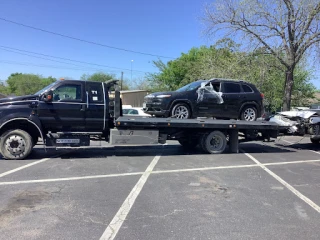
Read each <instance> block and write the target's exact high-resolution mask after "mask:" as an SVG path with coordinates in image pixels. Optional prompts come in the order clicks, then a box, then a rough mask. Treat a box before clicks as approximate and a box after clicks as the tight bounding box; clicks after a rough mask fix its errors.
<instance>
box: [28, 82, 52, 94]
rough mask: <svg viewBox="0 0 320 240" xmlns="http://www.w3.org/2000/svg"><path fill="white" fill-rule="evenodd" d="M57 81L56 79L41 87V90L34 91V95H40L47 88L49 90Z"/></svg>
mask: <svg viewBox="0 0 320 240" xmlns="http://www.w3.org/2000/svg"><path fill="white" fill-rule="evenodd" d="M57 83H58V81H56V82H53V83H51V84H50V85H48V86H46V87H44V88H42V89H41V90H39V91H38V92H36V93H35V94H34V95H41V94H42V93H44V92H46V91H47V90H49V89H50V88H52V87H53V86H54V85H56V84H57Z"/></svg>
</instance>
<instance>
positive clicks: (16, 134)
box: [0, 129, 33, 160]
mask: <svg viewBox="0 0 320 240" xmlns="http://www.w3.org/2000/svg"><path fill="white" fill-rule="evenodd" d="M32 147H33V141H32V137H31V136H30V134H29V133H27V132H26V131H24V130H21V129H15V130H9V131H6V132H5V133H4V134H2V136H1V140H0V150H1V153H2V155H3V157H4V158H5V159H8V160H20V159H25V158H26V157H27V156H28V155H29V154H30V153H31V150H32Z"/></svg>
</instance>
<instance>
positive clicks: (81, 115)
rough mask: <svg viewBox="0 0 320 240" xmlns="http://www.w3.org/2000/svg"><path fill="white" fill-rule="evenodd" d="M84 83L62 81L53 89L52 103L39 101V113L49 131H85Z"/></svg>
mask: <svg viewBox="0 0 320 240" xmlns="http://www.w3.org/2000/svg"><path fill="white" fill-rule="evenodd" d="M84 87H85V86H84V83H83V82H80V81H79V82H75V81H72V82H71V81H70V82H68V81H66V82H64V81H61V83H60V84H57V85H56V86H55V87H54V89H52V92H53V96H52V101H51V102H44V101H41V98H40V101H39V105H38V107H37V113H38V116H39V119H40V121H41V123H42V125H43V126H44V128H45V129H46V130H48V131H70V132H77V131H84V130H85V108H86V102H85V94H84Z"/></svg>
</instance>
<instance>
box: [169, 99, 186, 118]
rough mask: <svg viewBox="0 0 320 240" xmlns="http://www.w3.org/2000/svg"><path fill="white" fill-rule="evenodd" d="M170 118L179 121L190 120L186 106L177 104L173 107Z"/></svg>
mask: <svg viewBox="0 0 320 240" xmlns="http://www.w3.org/2000/svg"><path fill="white" fill-rule="evenodd" d="M170 116H171V117H173V118H180V119H186V118H191V111H190V108H189V106H188V105H187V104H185V103H177V104H175V105H174V106H173V108H172V111H171V115H170Z"/></svg>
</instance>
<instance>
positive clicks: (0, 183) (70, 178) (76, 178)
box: [0, 172, 143, 186]
mask: <svg viewBox="0 0 320 240" xmlns="http://www.w3.org/2000/svg"><path fill="white" fill-rule="evenodd" d="M142 174H143V172H134V173H119V174H108V175H94V176H83V177H69V178H51V179H38V180H25V181H12V182H0V186H3V185H17V184H23V183H47V182H61V181H75V180H85V179H95V178H110V177H123V176H135V175H142Z"/></svg>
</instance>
